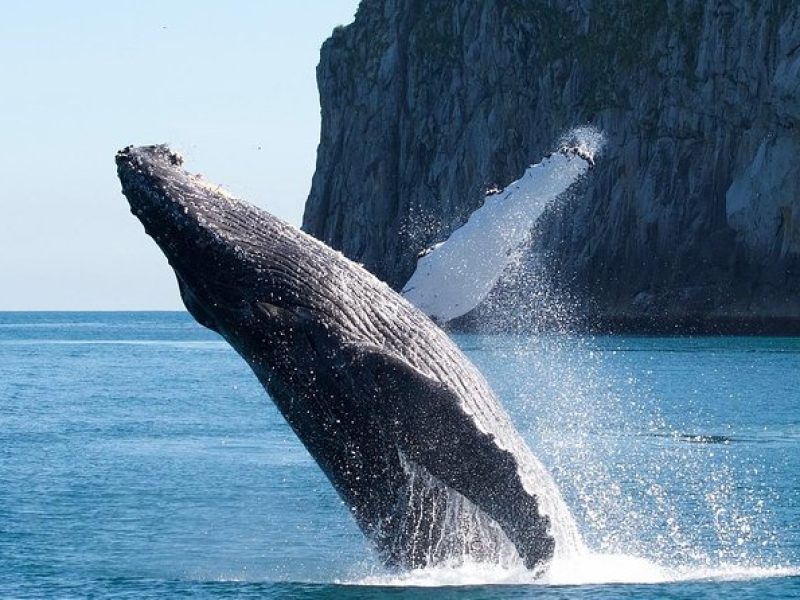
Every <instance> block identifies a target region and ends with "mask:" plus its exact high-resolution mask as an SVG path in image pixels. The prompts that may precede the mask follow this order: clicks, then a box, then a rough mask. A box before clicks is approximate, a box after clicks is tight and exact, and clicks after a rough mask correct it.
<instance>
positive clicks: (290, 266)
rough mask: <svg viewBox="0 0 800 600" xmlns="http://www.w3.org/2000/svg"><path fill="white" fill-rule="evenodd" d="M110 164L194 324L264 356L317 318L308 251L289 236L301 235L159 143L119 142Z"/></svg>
mask: <svg viewBox="0 0 800 600" xmlns="http://www.w3.org/2000/svg"><path fill="white" fill-rule="evenodd" d="M116 162H117V170H118V174H119V178H120V181H121V182H122V191H123V193H124V194H125V196H126V197H127V198H128V202H129V204H130V207H131V212H132V213H133V214H134V215H135V216H136V217H137V218H138V219H139V220H140V221H141V223H142V225H144V228H145V231H146V232H147V234H148V235H149V236H150V237H151V238H153V240H154V241H155V242H156V243H157V244H158V246H159V247H160V248H161V250H162V251H163V253H164V254H165V255H166V257H167V260H168V261H169V264H170V266H171V267H172V268H173V270H174V272H175V275H176V278H177V280H178V286H179V289H180V293H181V297H182V299H183V302H184V304H185V305H186V308H187V309H188V310H189V312H190V313H191V314H192V316H193V317H194V318H195V319H197V321H198V322H200V323H201V324H202V325H204V326H206V327H208V328H209V329H212V330H214V331H216V332H218V333H220V334H222V335H223V336H224V337H225V338H226V339H227V340H228V341H229V342H231V343H232V344H233V345H234V347H235V348H236V349H237V350H238V351H240V353H241V352H243V351H247V349H248V348H249V347H251V346H258V351H259V353H261V354H262V355H263V352H264V351H265V350H268V349H269V348H270V347H271V346H274V345H275V344H274V342H276V341H283V342H284V343H283V344H281V345H285V342H287V341H288V340H289V339H290V338H291V337H292V336H291V334H292V333H296V332H295V331H294V328H295V327H296V326H297V322H298V320H302V317H303V316H305V317H307V318H306V319H305V320H306V321H308V322H312V321H315V320H317V319H315V318H312V315H309V314H308V313H309V312H310V311H313V310H314V308H313V306H312V305H311V304H309V303H308V302H306V301H304V300H307V299H308V294H309V293H310V289H309V286H308V283H309V282H308V281H307V280H305V279H304V276H303V273H302V270H303V266H304V265H303V263H304V262H305V261H307V259H308V257H307V256H303V257H300V256H298V254H297V244H295V243H294V240H293V239H292V238H293V237H294V236H296V235H297V234H300V235H305V234H302V233H300V232H298V231H296V230H294V228H292V227H290V226H289V225H287V224H285V223H283V222H281V221H280V220H279V219H277V218H275V217H273V216H272V215H270V214H269V213H266V212H264V211H262V210H259V209H258V208H256V207H254V206H252V205H250V204H248V203H246V202H244V201H242V200H239V199H238V198H236V197H234V196H233V195H231V194H230V193H228V192H227V191H226V190H225V189H223V188H222V187H221V186H218V185H215V184H212V183H210V182H208V181H207V180H205V179H204V178H203V177H202V176H200V175H195V174H191V173H188V172H186V171H185V170H184V169H183V168H182V165H183V158H182V157H181V156H180V155H179V154H178V153H176V152H174V151H172V150H170V149H169V148H168V147H167V146H165V145H153V146H142V147H132V146H130V147H127V148H124V149H123V150H120V151H119V152H118V153H117V156H116ZM292 230H294V231H292ZM313 317H317V315H314V316H313ZM276 350H277V351H278V353H279V354H280V355H281V356H285V355H286V353H285V348H281V349H276ZM294 354H295V353H293V355H294ZM272 364H275V362H274V361H272Z"/></svg>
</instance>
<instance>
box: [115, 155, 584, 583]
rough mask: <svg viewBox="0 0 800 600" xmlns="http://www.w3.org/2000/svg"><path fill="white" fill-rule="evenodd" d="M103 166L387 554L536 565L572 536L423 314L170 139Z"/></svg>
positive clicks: (459, 358)
mask: <svg viewBox="0 0 800 600" xmlns="http://www.w3.org/2000/svg"><path fill="white" fill-rule="evenodd" d="M116 163H117V171H118V175H119V178H120V181H121V183H122V191H123V193H124V195H125V196H126V197H127V199H128V202H129V204H130V207H131V212H132V213H133V214H134V215H135V216H136V217H138V219H139V220H140V221H141V223H142V224H143V225H144V229H145V231H146V233H147V234H149V235H150V236H151V237H152V238H153V239H154V240H155V242H156V243H157V244H158V246H159V247H160V248H161V250H162V251H163V252H164V254H165V255H166V258H167V260H168V262H169V264H170V265H171V267H172V268H173V270H174V272H175V275H176V278H177V281H178V286H179V290H180V294H181V297H182V300H183V302H184V304H185V305H186V308H187V309H188V311H189V312H190V313H191V314H192V315H193V316H194V318H195V319H196V320H197V321H198V322H199V323H200V324H202V325H204V326H205V327H208V328H209V329H212V330H214V331H215V332H217V333H219V334H220V335H221V336H222V337H223V338H224V339H225V340H227V342H228V343H230V345H231V346H232V347H233V348H234V349H235V350H236V351H237V352H238V353H239V354H240V355H241V356H242V357H243V358H244V360H246V361H247V363H248V364H249V365H250V367H251V368H252V370H253V371H254V373H255V375H256V376H257V378H258V379H259V381H260V382H261V383H262V384H263V386H264V387H265V389H266V390H267V392H268V394H269V396H270V397H271V399H272V400H273V401H274V403H275V404H276V406H277V407H278V409H279V410H280V412H281V413H282V415H283V416H284V418H285V419H286V421H287V422H288V424H289V425H290V426H291V428H292V429H293V430H294V432H295V433H296V434H297V436H298V437H299V439H300V440H301V441H302V443H303V444H304V445H305V447H306V448H307V450H308V452H309V453H310V454H311V456H312V457H313V458H314V459H315V460H316V462H317V463H318V465H319V466H320V468H321V469H322V471H323V472H324V473H325V475H326V476H327V477H328V479H329V480H330V482H331V484H332V485H333V487H334V488H335V490H336V492H337V493H338V494H339V496H340V497H341V498H342V499H343V501H344V502H345V503H346V504H347V506H348V507H349V508H350V511H351V513H352V515H353V517H354V519H355V521H356V522H357V524H358V526H359V527H360V529H361V530H362V531H363V533H364V534H365V535H366V536H367V538H368V539H369V540H371V542H372V544H373V545H374V547H375V548H376V549H377V551H378V553H379V554H380V556H381V557H382V559H383V560H384V562H385V563H386V564H388V565H391V566H398V567H404V568H417V567H424V566H429V565H435V564H440V563H441V562H443V561H451V560H459V559H464V558H466V557H472V558H474V559H478V560H484V559H497V558H498V557H503V556H509V555H511V556H513V558H512V560H521V561H522V562H523V563H524V564H525V565H526V566H527V567H528V568H530V569H532V570H534V571H537V572H541V570H543V569H544V568H545V567H546V565H547V564H548V561H549V560H550V559H551V558H552V557H553V555H554V553H558V552H559V551H562V552H563V551H565V550H566V549H568V548H570V547H572V548H574V547H576V546H578V545H579V544H580V538H579V535H578V533H577V530H576V528H575V524H574V521H573V520H572V517H571V515H570V514H569V510H568V509H567V507H566V505H565V504H564V501H563V499H562V498H561V496H560V493H559V491H558V489H557V487H556V486H555V484H554V482H553V481H552V479H551V477H550V475H549V474H548V473H547V471H546V469H545V468H544V467H543V466H542V465H541V464H540V462H539V461H538V460H537V459H536V458H535V457H534V456H533V454H532V453H531V451H530V450H529V449H528V447H527V445H526V444H525V442H524V441H523V440H522V438H521V437H520V435H519V434H518V433H517V431H516V430H515V428H514V427H513V425H512V424H511V421H510V419H509V417H508V415H507V414H506V412H505V411H504V409H503V408H502V406H501V404H500V402H499V400H498V399H497V397H496V396H495V395H494V393H493V392H492V391H491V389H490V387H489V385H488V383H487V382H486V381H485V379H484V378H483V376H482V375H481V374H480V373H479V372H478V370H477V369H476V368H475V367H474V366H473V365H472V364H471V363H470V361H469V360H468V359H467V358H466V357H465V356H464V355H463V354H462V352H461V351H460V350H459V349H458V347H457V346H456V345H455V344H454V343H453V342H452V341H451V340H450V338H449V337H448V336H447V334H446V333H445V332H443V331H442V330H441V329H440V328H439V327H438V326H436V324H435V323H434V322H433V321H432V320H431V319H430V318H429V317H427V316H426V315H425V314H423V313H422V312H421V311H420V310H419V309H417V308H415V307H414V306H413V305H412V304H410V303H409V302H408V301H407V300H405V299H404V298H402V297H401V296H400V295H398V294H397V293H395V292H394V291H393V290H392V289H391V288H389V287H388V286H387V285H386V284H384V283H383V282H381V281H379V280H378V279H377V278H376V277H374V276H373V275H372V274H370V273H369V272H367V271H366V270H365V269H363V268H362V267H361V266H359V265H357V264H356V263H354V262H352V261H350V260H348V259H347V258H345V257H344V256H343V255H342V254H340V253H339V252H336V251H334V250H333V249H331V248H329V247H328V246H326V245H325V244H323V243H322V242H320V241H318V240H316V239H314V238H312V237H311V236H309V235H307V234H305V233H303V232H302V231H300V230H299V229H297V228H295V227H293V226H291V225H288V224H286V223H284V222H282V221H280V220H279V219H277V218H275V217H274V216H272V215H270V214H269V213H267V212H266V211H264V210H261V209H259V208H257V207H255V206H252V205H249V204H247V203H246V202H244V201H242V200H240V199H238V198H236V197H234V196H232V195H231V194H229V193H228V192H227V191H225V190H224V189H222V188H221V187H220V186H217V185H214V184H212V183H210V182H208V181H207V180H205V179H204V178H202V177H201V176H198V175H193V174H191V173H189V172H187V171H185V170H184V169H183V167H182V163H183V159H182V158H181V157H180V155H178V154H177V153H175V152H173V151H171V150H170V149H169V148H168V147H167V146H164V145H156V146H143V147H128V148H125V149H123V150H121V151H119V152H118V153H117V156H116Z"/></svg>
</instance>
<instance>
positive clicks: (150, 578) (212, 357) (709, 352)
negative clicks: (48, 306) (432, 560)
mask: <svg viewBox="0 0 800 600" xmlns="http://www.w3.org/2000/svg"><path fill="white" fill-rule="evenodd" d="M458 342H459V344H460V345H461V346H462V348H464V349H465V351H466V352H467V354H468V355H470V357H471V358H472V359H473V360H474V361H476V363H477V364H478V365H479V366H480V368H481V369H482V371H483V372H484V373H485V374H486V376H487V377H488V379H489V380H490V382H491V383H492V385H493V386H494V387H495V389H496V390H497V392H498V394H499V395H500V396H501V397H502V399H503V401H504V403H505V404H506V406H507V408H508V409H509V411H510V412H511V413H512V416H513V417H514V420H515V422H516V423H517V425H518V427H519V428H520V430H521V431H522V432H523V435H524V436H525V437H526V439H527V440H528V442H529V444H530V445H531V446H532V448H533V449H534V451H535V452H536V454H537V455H538V456H539V457H540V458H541V459H542V461H543V462H545V464H547V466H548V467H549V468H550V469H551V471H552V472H553V474H554V476H555V478H556V480H557V481H558V483H559V486H560V488H561V490H562V493H563V494H564V496H565V498H566V499H567V501H568V503H569V505H570V507H571V508H572V510H573V512H574V514H575V517H576V519H577V520H578V523H579V526H580V529H581V531H582V533H583V535H584V536H585V539H586V544H587V546H588V547H589V549H590V550H591V551H592V554H590V555H586V556H582V557H579V558H577V559H576V560H575V561H573V562H570V563H568V564H558V565H554V566H553V571H552V572H551V574H550V575H549V576H548V577H546V578H545V581H544V582H537V583H534V582H531V581H528V580H527V579H526V574H525V573H524V572H518V571H514V570H509V569H502V568H500V567H492V566H486V565H484V566H481V565H462V566H460V567H457V568H456V567H454V568H452V569H446V568H442V569H436V570H430V571H427V572H421V573H413V574H387V573H385V572H384V571H383V570H382V569H381V568H380V566H379V565H377V564H376V563H375V561H374V558H373V557H372V555H371V554H370V551H369V548H368V547H367V546H366V544H365V542H364V540H363V539H362V536H361V535H360V533H359V532H358V531H357V529H356V528H355V526H354V524H353V523H352V522H351V519H350V517H349V515H348V512H347V510H346V508H345V507H344V506H342V504H341V502H340V501H339V499H338V498H337V497H336V496H335V494H334V493H333V491H332V490H331V488H330V486H329V485H328V484H327V482H326V480H325V479H324V477H323V476H322V475H321V474H320V472H319V471H318V469H317V467H316V466H315V464H314V463H313V461H312V460H311V459H310V458H309V457H308V456H307V454H306V453H305V451H304V449H303V448H302V446H301V445H300V444H299V442H298V441H297V440H296V439H295V438H294V436H293V434H292V433H291V431H290V430H289V429H288V427H287V426H286V425H285V424H284V423H283V421H282V420H281V418H280V415H278V413H277V412H276V410H275V409H274V407H273V406H272V404H271V403H270V402H269V400H268V399H267V398H266V396H265V394H264V392H263V391H262V389H261V387H260V386H259V385H258V383H257V382H256V381H255V378H254V377H253V376H252V375H251V373H250V372H249V369H248V368H247V367H246V365H245V364H244V363H243V362H242V361H241V360H240V359H239V358H238V357H237V356H236V355H235V354H234V353H233V351H232V350H230V349H229V348H228V347H227V346H226V345H225V344H224V343H223V342H221V341H219V340H218V338H216V337H215V336H214V335H212V334H210V333H208V332H206V331H204V330H203V329H201V328H200V327H199V326H197V325H195V324H194V323H193V322H192V321H191V320H190V318H189V317H188V316H187V315H185V314H182V313H116V314H115V313H111V314H98V313H0V597H29V596H30V597H43V596H44V597H86V596H95V597H107V596H113V597H137V598H140V597H158V598H161V597H174V596H187V597H219V596H236V597H244V598H248V597H260V598H264V597H266V598H298V597H299V598H305V597H308V598H320V597H322V598H325V597H331V598H334V597H335V598H374V597H391V598H418V597H419V598H423V597H430V596H432V595H433V594H435V595H436V596H437V597H440V598H448V597H456V596H457V597H459V598H461V597H465V596H466V597H474V598H527V597H545V598H548V597H552V598H581V597H608V598H612V597H613V598H617V597H628V596H636V597H641V596H646V597H668V598H697V597H701V598H716V597H745V598H769V597H774V598H779V597H782V598H787V597H800V570H799V569H798V566H800V526H799V525H798V519H800V491H798V480H799V479H800V339H774V338H662V339H658V338H634V337H607V338H592V339H579V338H567V337H563V336H546V337H540V338H515V337H507V336H496V337H488V336H483V337H481V336H468V337H467V336H465V337H460V338H458ZM455 584H461V585H458V587H438V588H437V589H435V590H433V589H431V587H420V586H432V585H436V586H445V585H446V586H453V585H455ZM490 584H491V585H490ZM498 584H503V585H498Z"/></svg>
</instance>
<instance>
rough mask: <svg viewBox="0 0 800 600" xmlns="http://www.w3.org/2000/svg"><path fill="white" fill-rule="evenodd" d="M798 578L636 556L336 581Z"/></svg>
mask: <svg viewBox="0 0 800 600" xmlns="http://www.w3.org/2000/svg"><path fill="white" fill-rule="evenodd" d="M797 576H800V567H781V566H775V567H753V566H742V565H722V566H717V567H709V566H685V567H676V568H668V567H662V566H660V565H658V564H656V563H655V562H652V561H650V560H647V559H645V558H641V557H637V556H629V555H624V554H585V555H582V556H577V557H573V558H568V559H562V560H556V561H554V562H553V563H552V564H551V565H550V567H549V568H548V570H547V572H546V573H545V574H544V575H543V576H542V577H540V578H535V576H534V574H533V573H532V572H531V571H529V570H527V569H526V568H525V567H523V566H522V565H519V566H516V567H500V566H498V565H492V564H486V563H483V564H481V563H470V562H465V563H462V564H460V565H458V566H439V567H430V568H426V569H416V570H412V571H408V572H405V573H385V574H374V575H368V576H365V577H362V578H358V579H353V580H348V581H337V582H336V583H338V584H340V585H353V586H379V587H452V586H484V585H545V586H581V585H610V584H623V585H625V584H630V585H634V584H635V585H652V584H661V583H675V582H686V581H703V580H712V581H741V580H750V579H765V578H772V577H797Z"/></svg>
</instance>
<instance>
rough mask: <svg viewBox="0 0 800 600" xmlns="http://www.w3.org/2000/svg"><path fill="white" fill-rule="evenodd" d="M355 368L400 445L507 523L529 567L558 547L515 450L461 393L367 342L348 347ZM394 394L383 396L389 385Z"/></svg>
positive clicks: (409, 456) (501, 523)
mask: <svg viewBox="0 0 800 600" xmlns="http://www.w3.org/2000/svg"><path fill="white" fill-rule="evenodd" d="M351 352H352V353H353V358H352V363H351V365H350V369H349V370H350V373H351V376H355V377H359V378H361V379H362V384H363V383H364V382H365V381H367V382H370V383H371V384H372V385H371V386H370V387H371V389H372V390H373V394H372V397H370V398H365V399H364V401H365V402H368V403H370V404H371V405H372V406H371V407H365V408H366V409H367V410H372V411H375V410H379V411H382V412H383V413H384V415H383V417H384V418H385V422H387V423H391V424H392V431H393V434H394V436H395V439H396V443H397V446H398V449H399V450H400V451H401V452H402V453H403V455H404V456H405V457H406V459H407V460H409V461H411V462H412V463H413V464H415V465H418V466H421V467H423V468H425V469H426V470H427V471H428V472H429V473H430V474H431V475H432V476H433V477H435V478H436V479H438V480H439V481H441V482H442V483H443V484H444V485H446V486H447V487H450V488H452V489H453V490H455V491H457V492H458V493H460V494H461V495H462V496H464V497H465V498H466V499H467V500H469V501H471V502H472V503H473V504H475V505H476V506H479V507H481V509H482V510H483V511H484V512H485V513H486V514H487V515H488V516H489V517H491V518H492V519H494V520H495V521H496V522H497V524H498V525H499V526H500V527H501V528H502V529H503V531H504V532H505V534H506V535H507V536H508V538H509V539H510V540H511V541H512V543H513V544H514V546H515V547H516V548H517V551H518V552H519V554H520V556H521V558H522V559H523V560H524V561H525V563H526V565H527V566H528V568H534V566H535V565H536V564H537V563H539V562H540V561H541V560H542V557H550V556H552V555H553V550H554V545H555V544H554V540H553V538H552V536H551V535H550V534H549V532H548V528H549V519H548V517H547V516H545V515H542V514H540V512H539V507H538V503H537V499H536V496H535V495H533V494H530V493H529V492H528V491H527V490H526V489H525V487H524V485H523V483H522V479H521V477H520V476H519V473H518V470H517V462H516V460H515V458H514V455H513V454H512V453H511V452H509V451H508V450H506V449H504V448H502V447H501V446H500V445H499V444H498V443H497V440H496V438H495V436H494V435H492V434H490V433H485V432H483V431H481V430H480V429H479V428H478V427H476V424H475V420H474V419H473V417H472V416H471V415H470V414H468V413H467V412H466V411H464V410H463V408H462V407H461V403H460V400H459V397H458V394H457V393H456V392H455V391H453V390H452V389H451V388H450V387H448V386H447V385H445V384H443V383H440V382H439V381H436V380H434V379H431V378H430V377H428V376H426V375H425V374H423V373H422V372H420V371H419V370H418V369H416V368H415V367H413V366H412V365H410V364H409V363H408V362H406V361H405V360H403V359H402V358H400V357H397V356H396V355H393V354H391V353H388V352H386V350H384V349H382V348H379V347H376V346H370V345H358V346H356V347H354V348H352V349H351ZM387 389H390V390H393V392H394V395H392V396H386V394H385V390H387Z"/></svg>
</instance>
